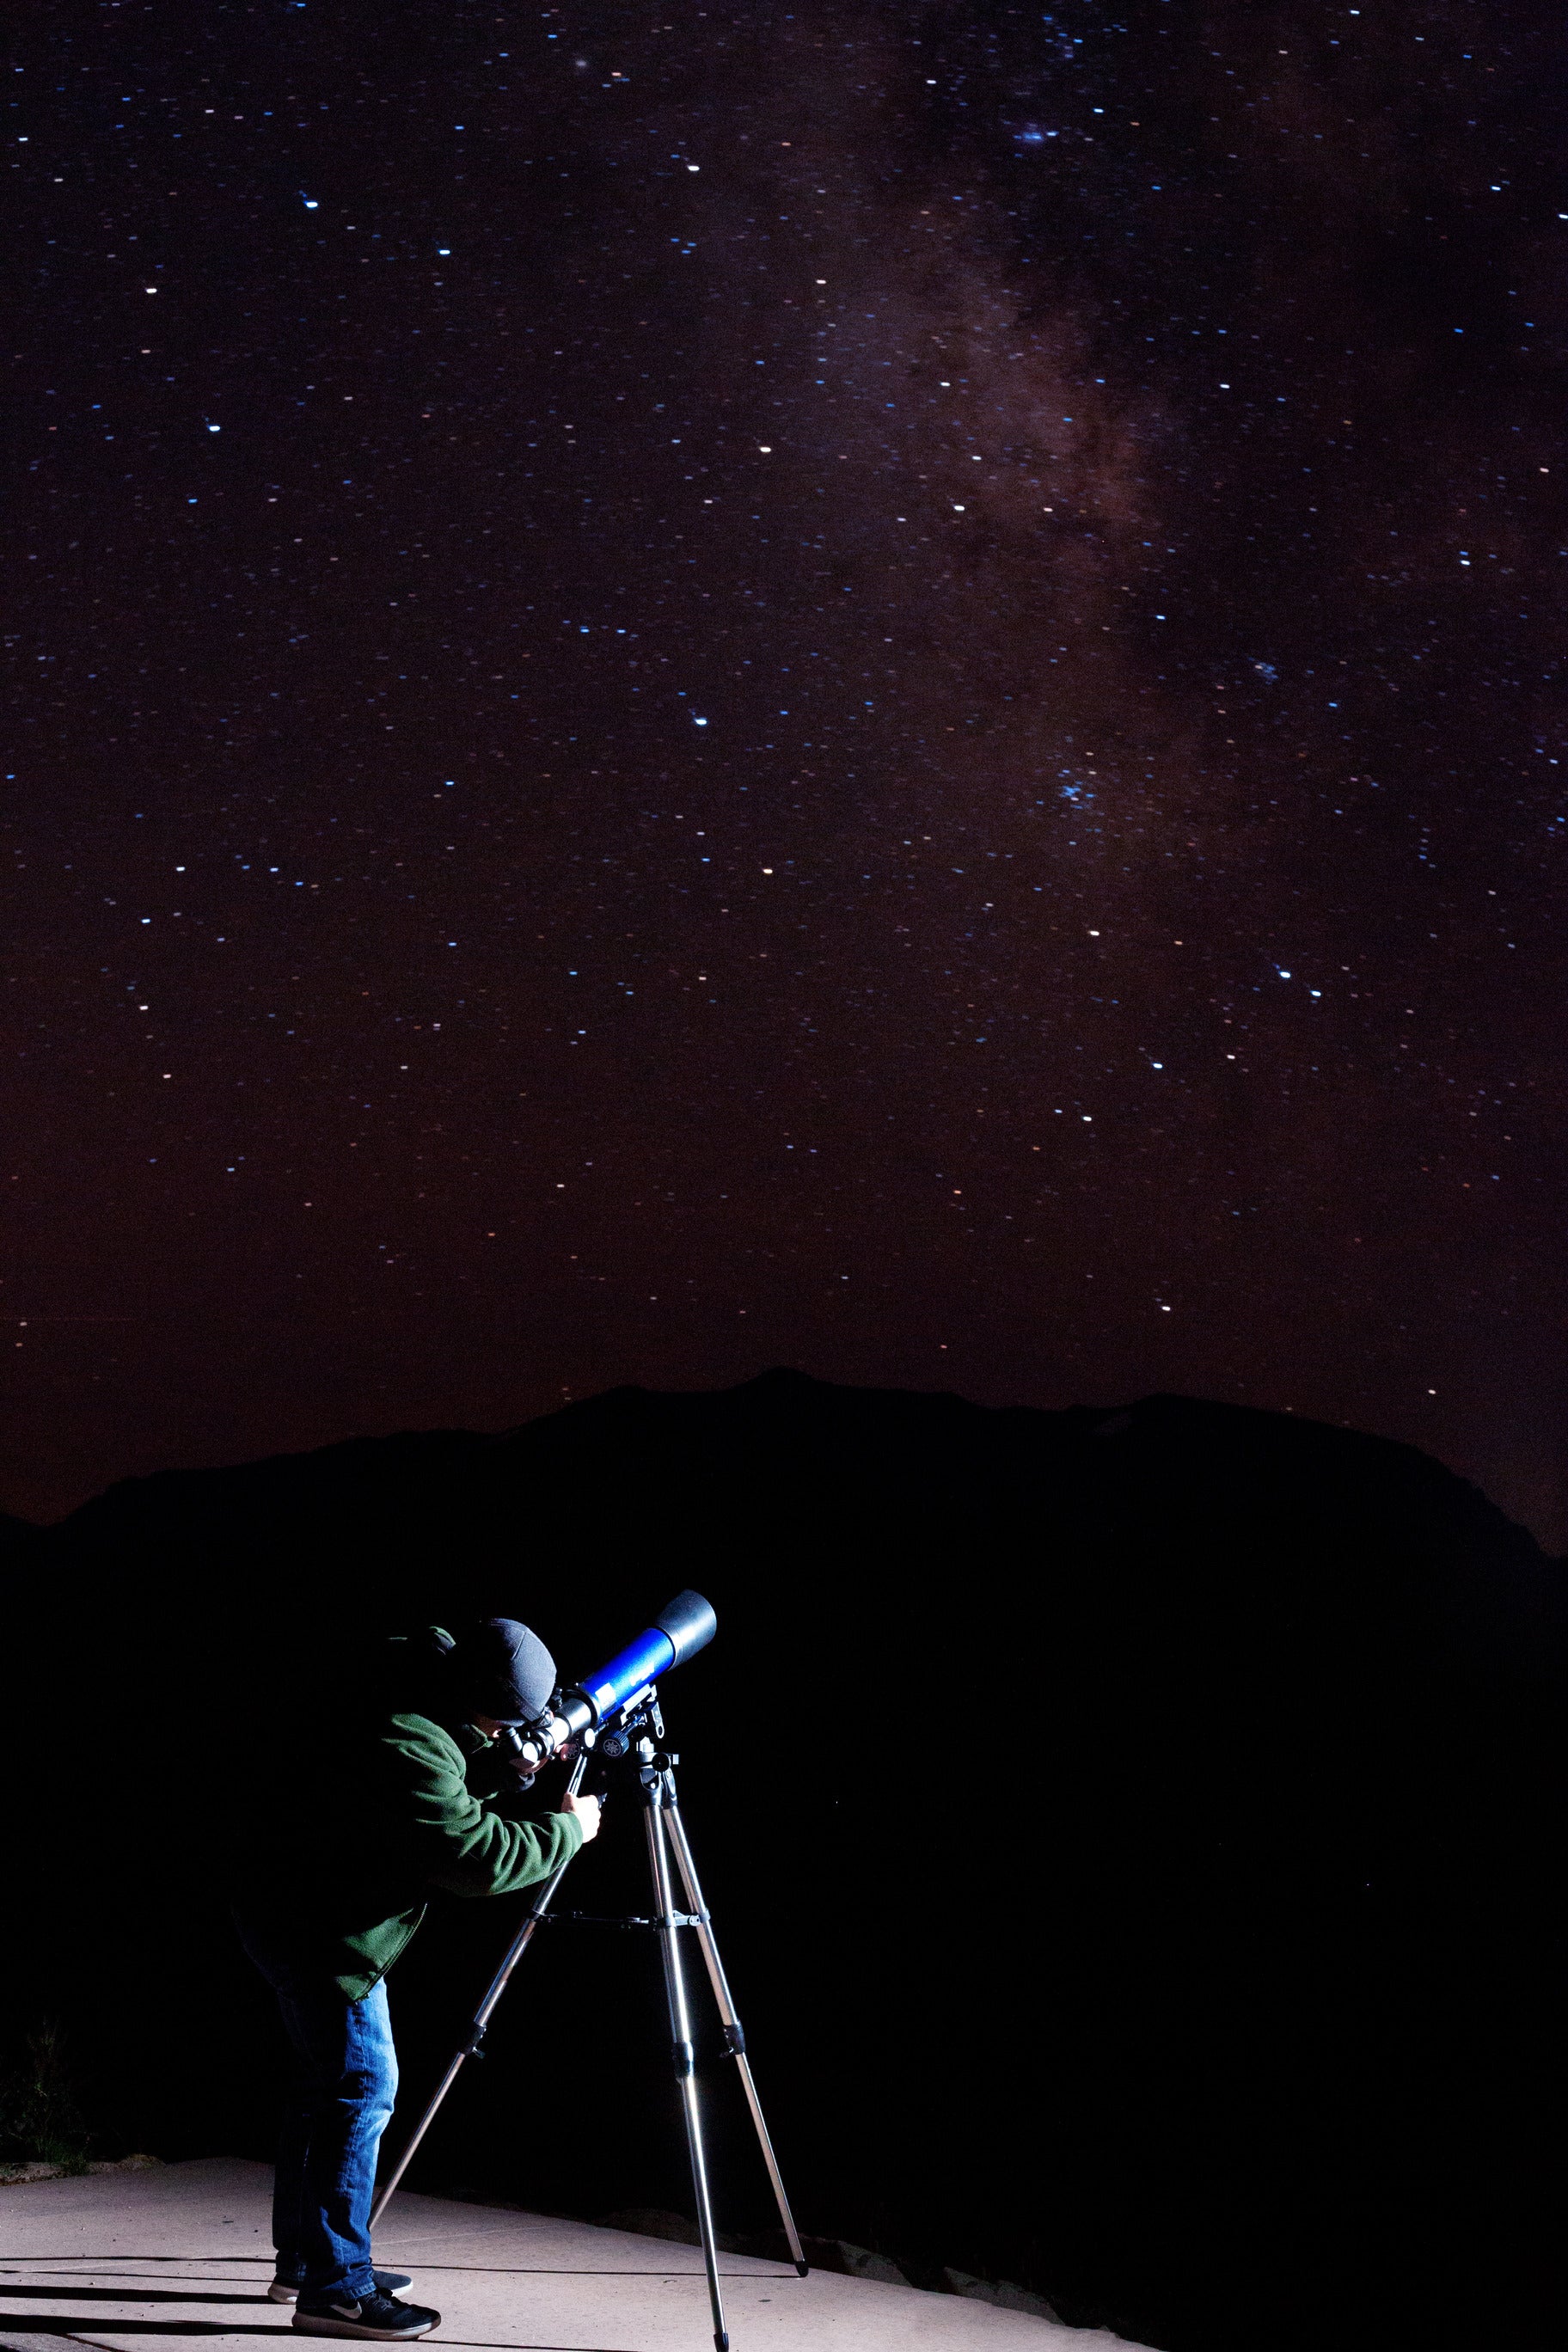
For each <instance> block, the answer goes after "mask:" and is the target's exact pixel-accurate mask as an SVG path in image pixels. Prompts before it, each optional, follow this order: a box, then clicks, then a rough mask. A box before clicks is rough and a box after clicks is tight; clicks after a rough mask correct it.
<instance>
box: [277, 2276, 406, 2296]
mask: <svg viewBox="0 0 1568 2352" xmlns="http://www.w3.org/2000/svg"><path fill="white" fill-rule="evenodd" d="M371 2276H372V2277H373V2278H374V2281H375V2291H376V2293H377V2294H398V2293H400V2292H401V2290H402V2289H403V2288H404V2287H405V2286H412V2285H413V2284H414V2281H413V2280H412V2279H411V2278H410V2277H409V2275H408V2273H407V2272H406V2271H373V2272H372V2273H371ZM300 2284H301V2282H300V2280H299V2279H292V2278H287V2277H285V2275H284V2273H282V2272H281V2271H279V2273H278V2275H277V2277H276V2278H275V2279H274V2280H273V2282H272V2284H271V2285H270V2286H269V2287H268V2290H267V2293H268V2298H269V2299H270V2301H272V2302H273V2303H293V2302H295V2301H296V2300H297V2299H298V2296H299V2293H300Z"/></svg>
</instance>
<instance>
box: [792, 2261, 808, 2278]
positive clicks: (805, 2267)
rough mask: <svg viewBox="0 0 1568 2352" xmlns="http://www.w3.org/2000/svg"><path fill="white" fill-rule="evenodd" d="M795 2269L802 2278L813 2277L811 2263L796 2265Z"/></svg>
mask: <svg viewBox="0 0 1568 2352" xmlns="http://www.w3.org/2000/svg"><path fill="white" fill-rule="evenodd" d="M795 2268H796V2270H797V2271H798V2272H799V2273H800V2274H801V2276H802V2278H809V2277H810V2276H811V2264H810V2263H796V2264H795Z"/></svg>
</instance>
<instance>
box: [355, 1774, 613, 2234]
mask: <svg viewBox="0 0 1568 2352" xmlns="http://www.w3.org/2000/svg"><path fill="white" fill-rule="evenodd" d="M586 1763H587V1759H586V1758H585V1757H584V1758H581V1759H579V1760H578V1763H577V1767H576V1769H575V1770H574V1773H573V1775H572V1778H571V1780H569V1781H568V1782H567V1784H566V1785H567V1788H568V1790H570V1791H571V1793H572V1795H574V1796H575V1795H576V1793H577V1790H578V1788H579V1787H580V1786H581V1783H582V1779H583V1774H584V1769H585V1768H586ZM566 1859H567V1862H570V1860H571V1856H570V1854H568V1856H567V1858H566ZM565 1875H566V1863H565V1862H563V1864H561V1866H560V1868H559V1869H558V1870H553V1871H552V1873H551V1874H550V1876H549V1877H548V1878H547V1879H546V1880H545V1882H544V1884H543V1885H542V1887H541V1888H540V1890H539V1892H538V1894H537V1895H535V1896H534V1898H533V1901H532V1903H531V1905H530V1906H529V1910H528V1916H527V1917H526V1918H525V1919H524V1921H523V1923H522V1925H521V1927H520V1928H519V1929H518V1931H517V1933H516V1935H515V1936H514V1937H512V1939H511V1942H510V1944H509V1945H508V1947H507V1953H506V1958H504V1959H503V1960H502V1962H501V1964H500V1968H499V1969H497V1970H496V1972H495V1975H494V1976H493V1977H492V1978H491V1979H490V1987H489V1991H488V1992H487V1993H486V1995H485V1997H484V1999H483V2000H481V2001H480V2003H479V2007H478V2009H477V2010H476V2011H474V2015H473V2018H472V2021H471V2022H470V2023H469V2026H468V2039H467V2040H466V2041H465V2042H461V2043H459V2045H458V2049H457V2050H456V2051H455V2052H454V2053H453V2055H452V2063H451V2064H450V2065H449V2066H448V2067H447V2071H446V2073H445V2074H443V2075H442V2077H441V2079H440V2081H439V2083H437V2085H436V2095H435V2096H434V2098H433V2099H432V2100H431V2101H430V2104H429V2105H428V2106H427V2107H426V2110H425V2112H424V2114H423V2115H422V2116H420V2118H419V2120H418V2122H417V2123H416V2125H415V2126H414V2129H413V2131H412V2132H411V2133H410V2134H409V2136H408V2138H407V2140H406V2141H405V2144H404V2148H403V2153H402V2155H401V2156H400V2157H399V2158H398V2159H397V2162H396V2163H395V2165H394V2166H393V2168H392V2171H391V2173H390V2175H389V2176H388V2178H387V2179H386V2181H385V2183H384V2186H383V2188H382V2189H381V2192H380V2194H379V2195H378V2197H377V2198H376V2200H375V2203H374V2205H373V2206H372V2207H371V2210H370V2226H371V2228H372V2229H373V2230H374V2227H375V2225H376V2223H377V2222H378V2221H380V2219H381V2217H382V2215H383V2214H384V2212H385V2210H386V2208H387V2205H388V2203H389V2201H390V2200H391V2197H392V2193H393V2191H394V2189H395V2188H396V2187H397V2184H398V2182H399V2181H400V2180H401V2179H402V2178H403V2176H404V2174H405V2172H406V2171H407V2169H408V2168H409V2166H410V2164H411V2163H412V2162H413V2160H414V2155H415V2151H416V2148H417V2147H418V2146H419V2143H420V2141H421V2140H422V2139H423V2138H424V2137H425V2135H426V2132H427V2131H428V2130H429V2128H430V2126H431V2125H432V2124H433V2123H434V2122H435V2120H436V2113H437V2108H438V2107H439V2106H440V2105H441V2102H442V2100H443V2099H444V2098H445V2097H446V2095H447V2092H448V2091H449V2090H450V2089H451V2087H452V2085H453V2084H454V2083H455V2082H456V2081H457V2079H458V2071H459V2069H460V2068H461V2066H462V2063H463V2061H464V2059H465V2058H472V2057H475V2056H477V2055H478V2053H479V2044H480V2042H482V2041H483V2040H484V2038H485V2028H486V2026H487V2025H488V2024H489V2021H490V2012H491V2011H492V2010H493V2009H494V2007H495V2005H496V2003H497V2001H498V2000H500V1997H501V1995H502V1993H503V1992H505V1990H506V1988H507V1981H508V1979H509V1978H510V1975H511V1972H512V1970H513V1969H515V1968H516V1966H517V1964H518V1962H519V1960H521V1958H522V1956H523V1954H524V1952H526V1951H527V1949H528V1948H529V1946H530V1944H531V1943H532V1941H533V1938H534V1937H535V1936H536V1935H537V1933H538V1931H539V1923H540V1921H541V1920H542V1918H543V1916H544V1915H545V1913H546V1912H547V1911H548V1910H549V1908H550V1906H551V1903H552V1900H553V1899H554V1895H555V1890H556V1888H557V1887H558V1886H559V1885H560V1884H561V1882H562V1880H563V1878H564V1877H565Z"/></svg>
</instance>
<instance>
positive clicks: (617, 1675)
mask: <svg viewBox="0 0 1568 2352" xmlns="http://www.w3.org/2000/svg"><path fill="white" fill-rule="evenodd" d="M718 1624H719V1621H718V1619H717V1618H716V1617H715V1615H714V1613H713V1611H712V1608H711V1606H710V1603H709V1602H708V1601H704V1599H703V1598H702V1595H701V1594H700V1592H678V1593H677V1594H676V1596H675V1599H674V1600H673V1601H668V1603H667V1604H666V1606H665V1607H664V1608H663V1609H661V1610H660V1611H659V1612H658V1616H657V1617H656V1618H655V1619H654V1621H653V1623H652V1624H651V1625H649V1626H648V1627H647V1629H646V1631H645V1632H643V1633H639V1634H638V1635H637V1639H636V1641H635V1642H628V1643H627V1644H626V1648H625V1649H624V1650H617V1651H616V1654H615V1656H614V1657H613V1658H611V1659H610V1660H609V1662H608V1663H607V1664H605V1665H603V1666H601V1667H600V1668H599V1671H598V1673H597V1674H595V1675H585V1676H584V1679H583V1681H582V1682H580V1683H575V1684H574V1685H572V1687H571V1688H570V1689H568V1690H564V1691H563V1692H562V1693H561V1694H560V1696H559V1698H558V1699H557V1701H556V1712H557V1713H558V1714H560V1715H561V1716H563V1717H564V1718H565V1720H566V1721H567V1723H569V1724H570V1725H571V1726H572V1728H573V1730H574V1731H578V1730H582V1729H584V1728H585V1727H586V1725H587V1724H590V1723H591V1724H592V1725H594V1726H595V1728H597V1727H598V1726H600V1725H601V1724H603V1723H605V1722H607V1720H608V1719H609V1717H611V1716H613V1715H616V1714H618V1713H619V1712H620V1710H621V1708H622V1707H624V1706H626V1704H627V1702H628V1701H629V1700H631V1699H634V1698H637V1697H640V1696H641V1695H642V1693H643V1692H644V1691H645V1690H647V1686H648V1685H649V1684H650V1683H656V1682H658V1678H659V1676H660V1675H667V1674H668V1672H669V1670H670V1668H671V1667H672V1666H678V1665H679V1664H680V1663H681V1660H682V1659H683V1658H689V1657H690V1656H691V1655H692V1654H693V1653H694V1652H695V1651H698V1650H700V1649H704V1648H706V1646H707V1644H708V1643H710V1641H711V1640H712V1639H713V1636H714V1634H715V1633H716V1632H717V1631H718Z"/></svg>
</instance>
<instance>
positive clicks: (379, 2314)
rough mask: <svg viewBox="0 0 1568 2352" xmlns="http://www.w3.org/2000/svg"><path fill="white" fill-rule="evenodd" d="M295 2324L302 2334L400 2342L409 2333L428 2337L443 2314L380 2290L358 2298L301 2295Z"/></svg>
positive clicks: (346, 2295) (296, 2306) (295, 2311)
mask: <svg viewBox="0 0 1568 2352" xmlns="http://www.w3.org/2000/svg"><path fill="white" fill-rule="evenodd" d="M293 2325H294V2326H296V2327H297V2328H298V2329H299V2330H300V2334H301V2335H302V2336H365V2337H368V2338H369V2339H370V2340H371V2341H372V2342H374V2343H376V2344H401V2343H403V2342H404V2340H405V2338H406V2337H409V2336H428V2335H429V2333H430V2330H431V2329H432V2328H433V2327H439V2326H440V2325H441V2315H440V2313H439V2312H438V2311H426V2309H425V2308H424V2306H423V2305H420V2304H417V2303H399V2302H397V2300H396V2299H395V2296H393V2295H390V2294H381V2293H380V2292H379V2290H378V2291H377V2292H376V2293H375V2294H366V2295H361V2296H360V2297H359V2298H358V2300H357V2301H356V2300H355V2298H354V2297H353V2295H348V2294H343V2295H323V2296H321V2297H319V2298H318V2297H316V2296H314V2295H312V2296H310V2299H309V2300H308V2301H307V2300H306V2299H305V2298H304V2297H301V2299H300V2301H299V2302H298V2303H297V2304H296V2305H295V2306H294V2320H293Z"/></svg>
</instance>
